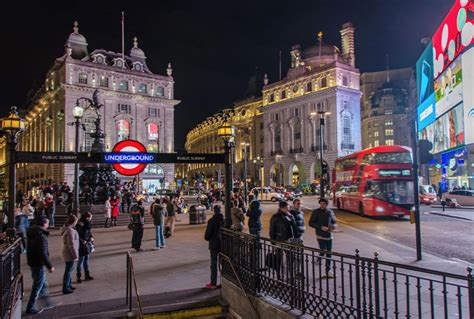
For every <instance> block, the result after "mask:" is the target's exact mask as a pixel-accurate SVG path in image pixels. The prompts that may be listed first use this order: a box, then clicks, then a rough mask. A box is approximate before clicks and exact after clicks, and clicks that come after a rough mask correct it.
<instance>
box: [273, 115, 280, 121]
mask: <svg viewBox="0 0 474 319" xmlns="http://www.w3.org/2000/svg"><path fill="white" fill-rule="evenodd" d="M273 115H274V116H275V121H278V120H279V114H278V113H275V114H273Z"/></svg>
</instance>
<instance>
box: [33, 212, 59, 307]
mask: <svg viewBox="0 0 474 319" xmlns="http://www.w3.org/2000/svg"><path fill="white" fill-rule="evenodd" d="M48 227H49V220H48V219H47V218H46V217H44V216H42V217H41V218H40V219H38V221H37V223H36V224H35V225H32V226H31V227H30V228H29V229H28V230H27V233H26V236H27V249H26V258H27V263H28V266H29V267H30V270H31V277H32V278H33V286H32V288H31V294H30V299H29V300H28V305H27V306H26V314H28V315H34V314H37V313H40V312H42V311H43V309H38V308H37V307H36V300H37V299H38V298H39V297H42V298H44V301H45V305H46V307H47V308H48V307H49V306H50V302H49V297H48V282H47V280H46V274H45V267H46V268H47V269H48V270H49V272H50V273H52V272H54V270H55V269H54V266H53V264H52V263H51V261H50V260H49V249H48V236H49V231H48Z"/></svg>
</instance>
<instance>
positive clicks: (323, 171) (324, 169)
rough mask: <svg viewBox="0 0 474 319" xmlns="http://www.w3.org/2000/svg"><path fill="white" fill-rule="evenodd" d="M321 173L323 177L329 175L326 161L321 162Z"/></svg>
mask: <svg viewBox="0 0 474 319" xmlns="http://www.w3.org/2000/svg"><path fill="white" fill-rule="evenodd" d="M321 173H322V175H323V176H324V175H327V174H329V165H328V163H327V162H326V161H323V167H322V170H321Z"/></svg>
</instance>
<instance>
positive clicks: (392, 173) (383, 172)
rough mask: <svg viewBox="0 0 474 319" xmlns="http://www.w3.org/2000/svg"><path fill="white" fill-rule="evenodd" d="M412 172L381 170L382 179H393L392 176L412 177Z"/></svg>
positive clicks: (407, 170)
mask: <svg viewBox="0 0 474 319" xmlns="http://www.w3.org/2000/svg"><path fill="white" fill-rule="evenodd" d="M410 175H411V170H409V169H381V170H379V176H380V177H391V176H410Z"/></svg>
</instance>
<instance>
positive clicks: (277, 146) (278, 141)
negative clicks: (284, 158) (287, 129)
mask: <svg viewBox="0 0 474 319" xmlns="http://www.w3.org/2000/svg"><path fill="white" fill-rule="evenodd" d="M280 150H281V128H280V126H277V127H275V150H274V151H280Z"/></svg>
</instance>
